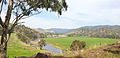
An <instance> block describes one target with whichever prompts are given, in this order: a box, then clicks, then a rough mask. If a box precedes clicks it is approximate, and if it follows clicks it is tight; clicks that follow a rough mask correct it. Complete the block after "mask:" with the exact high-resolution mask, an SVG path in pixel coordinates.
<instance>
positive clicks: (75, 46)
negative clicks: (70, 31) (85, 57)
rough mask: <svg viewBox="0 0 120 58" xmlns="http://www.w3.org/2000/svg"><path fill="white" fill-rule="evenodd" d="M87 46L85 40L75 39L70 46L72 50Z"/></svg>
mask: <svg viewBox="0 0 120 58" xmlns="http://www.w3.org/2000/svg"><path fill="white" fill-rule="evenodd" d="M85 46H86V43H85V42H84V41H79V40H74V41H73V42H72V44H71V46H70V50H73V51H77V50H81V49H83V48H84V47H85Z"/></svg>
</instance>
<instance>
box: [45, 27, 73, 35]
mask: <svg viewBox="0 0 120 58" xmlns="http://www.w3.org/2000/svg"><path fill="white" fill-rule="evenodd" d="M46 30H48V31H53V32H55V33H59V34H64V33H69V32H71V31H73V30H74V29H60V28H51V29H46Z"/></svg>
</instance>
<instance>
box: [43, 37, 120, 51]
mask: <svg viewBox="0 0 120 58" xmlns="http://www.w3.org/2000/svg"><path fill="white" fill-rule="evenodd" d="M45 40H46V41H47V42H48V43H51V44H53V45H55V46H57V47H58V48H61V49H64V50H66V49H69V47H70V45H71V43H72V42H73V41H74V40H80V41H85V42H86V48H91V47H99V46H104V45H108V44H112V43H115V42H116V41H118V40H120V39H108V38H92V37H61V38H48V39H45Z"/></svg>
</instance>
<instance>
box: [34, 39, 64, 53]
mask: <svg viewBox="0 0 120 58" xmlns="http://www.w3.org/2000/svg"><path fill="white" fill-rule="evenodd" d="M41 39H44V38H38V39H35V40H33V41H38V40H41ZM35 46H38V45H35ZM35 46H33V47H35ZM43 48H44V49H45V50H46V51H49V52H51V53H54V54H62V52H63V50H61V49H58V48H55V47H54V46H53V45H52V44H49V43H46V46H44V47H43Z"/></svg>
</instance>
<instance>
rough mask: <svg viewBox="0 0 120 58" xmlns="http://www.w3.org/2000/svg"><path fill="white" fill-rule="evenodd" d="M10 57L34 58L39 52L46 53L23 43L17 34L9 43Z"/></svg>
mask: <svg viewBox="0 0 120 58" xmlns="http://www.w3.org/2000/svg"><path fill="white" fill-rule="evenodd" d="M8 46H9V47H8V51H7V53H8V56H9V58H14V56H17V57H18V56H32V55H34V54H36V53H37V52H45V51H40V50H38V49H35V48H33V47H31V46H29V45H27V44H25V43H23V42H22V41H20V40H19V39H18V38H17V37H16V35H15V34H13V35H12V36H11V39H10V40H9V43H8Z"/></svg>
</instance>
